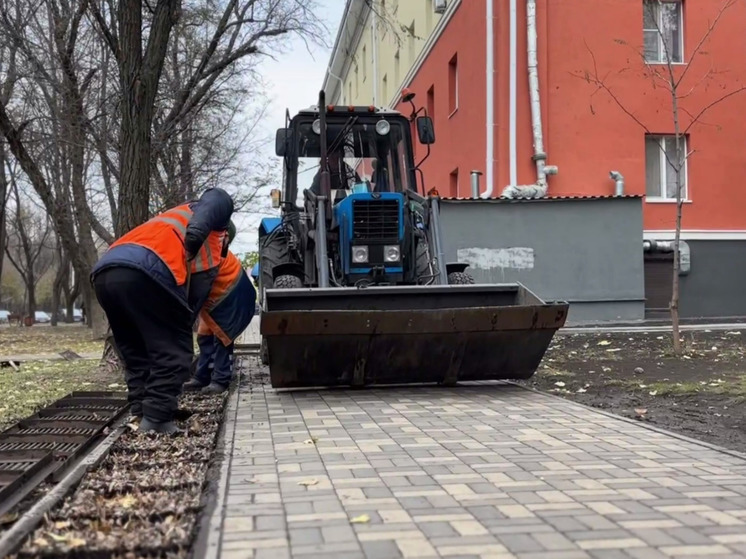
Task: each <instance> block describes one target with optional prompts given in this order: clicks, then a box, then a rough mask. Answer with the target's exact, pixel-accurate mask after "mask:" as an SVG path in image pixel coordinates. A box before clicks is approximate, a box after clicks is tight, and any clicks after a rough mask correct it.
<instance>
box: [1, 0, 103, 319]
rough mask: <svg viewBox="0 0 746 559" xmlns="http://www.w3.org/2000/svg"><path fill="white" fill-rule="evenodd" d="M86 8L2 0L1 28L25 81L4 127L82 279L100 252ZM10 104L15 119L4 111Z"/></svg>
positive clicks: (77, 2) (79, 2)
mask: <svg viewBox="0 0 746 559" xmlns="http://www.w3.org/2000/svg"><path fill="white" fill-rule="evenodd" d="M86 7H87V0H74V1H72V2H63V1H61V0H43V2H42V3H41V4H39V5H30V4H26V3H24V2H22V1H21V0H0V31H2V33H3V36H4V37H5V39H6V40H7V41H8V43H9V44H10V45H12V46H13V48H15V49H16V52H17V57H16V58H17V61H16V74H17V79H18V80H19V82H18V83H19V85H20V87H18V88H17V89H18V91H17V93H18V95H17V96H16V97H17V98H16V99H13V100H11V99H9V100H8V102H7V103H2V102H0V132H1V133H2V134H3V135H4V136H5V138H6V140H7V141H8V144H9V148H10V151H11V152H12V154H13V156H14V158H15V160H16V161H17V162H18V163H19V164H20V166H21V167H22V169H23V171H24V172H25V174H26V176H27V177H28V179H29V182H30V183H31V185H32V186H33V188H34V189H35V190H36V192H37V194H38V196H39V198H40V199H41V201H42V203H43V204H44V207H45V209H46V211H47V213H48V215H49V216H50V218H51V219H52V222H53V224H54V228H55V231H56V233H57V236H58V238H59V239H60V242H61V243H62V244H63V247H64V251H65V254H67V255H68V257H69V258H70V261H71V263H72V265H73V266H74V268H75V271H76V275H78V276H80V277H85V276H87V275H88V274H89V273H90V269H91V266H93V264H94V263H95V262H96V260H97V258H98V254H97V251H96V248H95V244H94V239H93V233H92V231H93V230H94V229H102V227H101V225H100V223H99V222H98V220H97V219H96V217H95V216H94V215H93V213H92V211H91V209H90V206H89V204H88V200H87V191H86V180H87V154H86V144H87V138H86V130H87V126H88V120H89V119H88V116H87V114H86V110H85V95H86V91H87V89H88V87H89V85H90V81H91V79H92V77H93V75H94V74H95V71H96V68H95V67H91V68H86V67H85V64H84V63H83V60H82V59H83V57H82V55H81V51H87V50H88V49H87V48H86V47H88V46H89V45H87V44H84V45H80V42H81V41H90V39H91V38H96V37H97V35H95V34H94V33H92V32H90V33H88V34H84V33H83V32H82V31H83V24H84V22H85V20H84V15H85V10H86ZM22 8H23V9H22ZM13 102H14V106H15V108H16V111H15V112H16V113H17V114H16V118H17V119H18V121H20V122H19V123H18V124H16V123H15V122H14V119H13V118H12V116H11V115H10V114H9V112H8V109H7V107H9V106H11V104H12V103H13ZM21 109H22V112H21ZM24 116H25V117H28V118H25V119H24ZM81 288H82V291H83V298H84V300H85V302H86V306H87V308H88V309H91V312H90V314H91V316H92V317H94V320H93V324H92V325H93V326H94V330H100V329H101V328H100V327H99V328H97V327H98V326H99V325H101V324H102V322H103V318H104V317H103V313H102V312H101V311H100V309H98V308H97V305H96V304H95V297H93V291H92V288H91V286H90V284H89V283H88V282H85V283H83V284H82V286H81ZM96 319H97V320H96ZM99 333H100V332H99Z"/></svg>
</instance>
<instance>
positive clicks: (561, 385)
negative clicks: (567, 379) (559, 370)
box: [554, 380, 565, 388]
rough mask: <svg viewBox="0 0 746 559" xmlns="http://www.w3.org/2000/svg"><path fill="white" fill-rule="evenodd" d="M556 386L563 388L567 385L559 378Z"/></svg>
mask: <svg viewBox="0 0 746 559" xmlns="http://www.w3.org/2000/svg"><path fill="white" fill-rule="evenodd" d="M554 386H559V387H560V388H562V387H563V386H565V383H564V382H562V381H561V380H558V381H557V382H555V383H554Z"/></svg>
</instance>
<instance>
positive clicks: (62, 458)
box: [0, 392, 129, 507]
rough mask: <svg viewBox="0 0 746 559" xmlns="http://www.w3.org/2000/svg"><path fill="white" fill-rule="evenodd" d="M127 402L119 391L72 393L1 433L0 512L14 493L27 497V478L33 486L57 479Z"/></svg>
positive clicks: (120, 411)
mask: <svg viewBox="0 0 746 559" xmlns="http://www.w3.org/2000/svg"><path fill="white" fill-rule="evenodd" d="M126 398H127V395H126V394H124V393H119V392H73V393H72V394H70V395H69V396H66V397H65V398H62V399H60V400H57V401H56V402H54V403H53V404H51V405H49V406H47V407H46V408H44V409H42V410H40V411H39V412H38V413H36V414H34V415H32V416H31V417H29V418H27V419H24V420H22V421H19V422H18V423H16V424H15V425H13V426H11V427H10V428H8V429H6V430H5V431H3V432H2V433H0V507H1V504H2V503H3V502H9V501H10V497H12V496H13V495H14V493H15V492H17V491H19V490H20V493H18V494H19V495H20V494H26V493H25V492H26V491H27V490H28V488H27V487H25V486H24V484H25V485H28V484H27V483H26V481H28V480H29V479H31V478H34V480H33V484H36V483H37V478H39V477H42V478H47V477H49V474H50V473H51V474H52V476H53V478H56V477H57V475H61V473H62V472H63V471H64V469H65V468H66V465H67V464H68V463H69V462H70V461H71V460H74V459H76V458H77V457H79V456H81V455H82V454H84V453H85V452H86V451H87V450H88V448H90V446H91V445H92V444H93V443H94V442H96V440H97V439H98V438H99V437H100V436H101V435H102V434H103V432H104V429H106V427H108V426H109V425H111V424H112V423H113V422H114V421H115V420H116V419H118V418H119V417H121V416H122V415H123V414H124V413H125V412H126V410H127V408H128V407H129V403H128V402H127V399H126ZM35 476H36V477H35ZM21 488H23V489H21ZM15 497H16V498H17V497H18V495H15Z"/></svg>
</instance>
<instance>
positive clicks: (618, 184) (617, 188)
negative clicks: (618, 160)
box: [609, 171, 624, 196]
mask: <svg viewBox="0 0 746 559" xmlns="http://www.w3.org/2000/svg"><path fill="white" fill-rule="evenodd" d="M609 177H610V178H611V180H613V181H614V196H624V175H622V173H620V172H619V171H609Z"/></svg>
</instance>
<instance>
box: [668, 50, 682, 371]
mask: <svg viewBox="0 0 746 559" xmlns="http://www.w3.org/2000/svg"><path fill="white" fill-rule="evenodd" d="M668 70H669V75H670V76H671V103H672V109H673V127H674V134H675V140H676V155H675V158H676V164H675V172H676V226H675V228H674V229H675V232H674V241H673V278H672V285H671V335H672V336H673V340H672V341H673V352H674V355H676V356H681V355H682V353H683V351H682V347H681V333H680V331H679V270H680V269H681V255H680V253H679V246H680V242H681V214H682V208H683V206H684V201H683V200H682V198H681V188H682V186H683V185H682V184H681V171H682V169H683V168H684V163H685V161H686V156H687V154H686V153H684V154H682V153H681V151H682V145H681V139H682V135H681V125H680V122H679V98H678V91H677V87H676V83H677V82H676V81H675V78H674V74H673V70H672V68H671V64H670V62H669V64H668Z"/></svg>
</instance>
